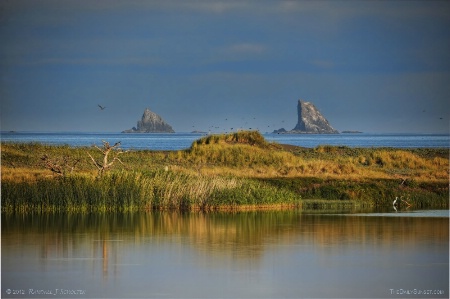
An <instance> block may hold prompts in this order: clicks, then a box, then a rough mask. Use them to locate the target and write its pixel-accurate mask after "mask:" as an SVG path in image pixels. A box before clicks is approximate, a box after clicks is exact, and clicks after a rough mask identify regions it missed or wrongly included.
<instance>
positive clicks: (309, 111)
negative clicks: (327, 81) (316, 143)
mask: <svg viewBox="0 0 450 299" xmlns="http://www.w3.org/2000/svg"><path fill="white" fill-rule="evenodd" d="M297 115H298V121H297V125H296V126H295V128H294V129H292V130H291V131H286V130H284V129H280V130H275V131H274V133H278V134H339V132H338V131H337V130H335V129H334V128H333V127H332V126H331V125H330V123H329V122H328V120H326V118H325V117H323V116H322V114H321V113H320V112H319V109H317V108H316V106H314V105H313V104H312V103H310V102H306V101H303V100H298V104H297Z"/></svg>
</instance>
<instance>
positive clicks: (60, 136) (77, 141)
mask: <svg viewBox="0 0 450 299" xmlns="http://www.w3.org/2000/svg"><path fill="white" fill-rule="evenodd" d="M202 136H204V135H202V134H193V133H175V134H121V133H36V132H2V133H1V140H2V141H6V142H40V143H45V144H59V145H60V144H67V145H70V146H91V145H93V144H97V145H101V144H102V140H105V141H108V142H110V143H111V144H114V143H116V142H118V141H121V144H122V148H123V149H150V150H180V149H186V148H189V147H190V146H191V144H192V142H194V141H195V140H197V139H199V138H201V137H202ZM264 137H265V138H266V139H267V140H268V141H274V142H277V143H284V144H292V145H297V146H303V147H310V148H313V147H316V146H318V145H335V146H350V147H396V148H424V147H433V148H449V147H450V137H449V136H448V135H433V134H331V135H328V134H325V135H322V134H318V135H315V134H303V135H295V134H280V135H279V134H264Z"/></svg>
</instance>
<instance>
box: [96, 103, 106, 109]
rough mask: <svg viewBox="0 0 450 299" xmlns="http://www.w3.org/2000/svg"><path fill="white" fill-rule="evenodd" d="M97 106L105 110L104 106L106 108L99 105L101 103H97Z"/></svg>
mask: <svg viewBox="0 0 450 299" xmlns="http://www.w3.org/2000/svg"><path fill="white" fill-rule="evenodd" d="M97 106H98V107H100V110H105V108H106V107H104V106H101V105H99V104H97Z"/></svg>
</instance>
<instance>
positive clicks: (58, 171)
mask: <svg viewBox="0 0 450 299" xmlns="http://www.w3.org/2000/svg"><path fill="white" fill-rule="evenodd" d="M41 160H42V162H43V165H44V167H45V168H47V169H49V170H51V172H53V174H55V175H57V176H61V177H65V176H66V174H67V172H68V171H69V172H70V173H72V172H73V170H74V169H75V166H76V165H77V164H78V162H80V160H81V159H71V158H70V157H69V156H64V157H63V158H62V161H61V159H51V158H50V157H49V156H48V155H46V154H44V155H43V156H42V157H41Z"/></svg>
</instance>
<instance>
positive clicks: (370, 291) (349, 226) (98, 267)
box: [1, 210, 449, 298]
mask: <svg viewBox="0 0 450 299" xmlns="http://www.w3.org/2000/svg"><path fill="white" fill-rule="evenodd" d="M448 215H449V214H448V210H446V211H434V210H433V211H407V212H403V213H390V212H386V211H385V212H383V213H374V212H370V213H354V212H347V213H345V214H340V213H334V214H323V213H320V212H319V213H309V212H308V211H303V212H302V211H299V210H293V211H264V212H241V213H206V214H204V213H170V212H163V213H156V212H152V213H150V212H149V213H133V214H107V213H106V214H18V215H8V214H3V215H2V219H1V224H2V227H1V230H2V235H1V238H2V240H1V242H2V243H1V244H2V254H1V256H2V266H1V267H2V269H1V270H2V273H1V274H2V284H1V285H2V290H1V296H2V298H23V297H27V298H42V297H46V298H47V297H51V298H55V297H56V298H59V297H62V298H93V297H94V298H98V297H99V298H133V297H135V298H304V297H309V298H337V297H345V298H435V297H441V298H448V296H449V255H448V254H449V216H448Z"/></svg>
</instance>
